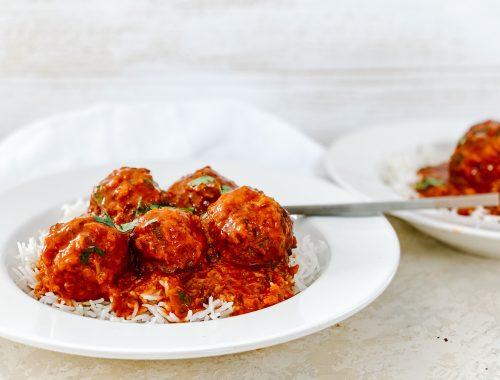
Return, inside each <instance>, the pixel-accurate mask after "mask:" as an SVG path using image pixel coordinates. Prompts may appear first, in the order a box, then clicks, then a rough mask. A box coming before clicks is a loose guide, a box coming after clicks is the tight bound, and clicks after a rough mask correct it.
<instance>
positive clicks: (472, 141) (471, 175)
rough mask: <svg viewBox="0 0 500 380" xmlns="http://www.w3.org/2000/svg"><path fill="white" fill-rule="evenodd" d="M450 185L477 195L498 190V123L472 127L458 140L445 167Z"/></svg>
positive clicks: (499, 154)
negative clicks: (446, 167) (447, 167)
mask: <svg viewBox="0 0 500 380" xmlns="http://www.w3.org/2000/svg"><path fill="white" fill-rule="evenodd" d="M449 174H450V182H451V183H452V184H453V185H454V186H456V187H458V188H461V189H463V188H472V189H474V190H475V191H476V192H478V193H482V192H489V191H499V190H500V123H498V122H496V121H485V122H483V123H481V124H477V125H474V126H473V127H472V128H471V129H470V130H469V131H468V132H467V133H466V134H465V136H464V137H462V138H461V139H460V141H459V143H458V145H457V147H456V148H455V151H454V152H453V155H452V157H451V160H450V166H449Z"/></svg>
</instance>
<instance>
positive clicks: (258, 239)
mask: <svg viewBox="0 0 500 380" xmlns="http://www.w3.org/2000/svg"><path fill="white" fill-rule="evenodd" d="M202 223H203V225H204V227H205V229H206V231H207V235H208V239H209V245H210V249H211V250H213V251H214V252H215V253H217V254H220V255H221V256H222V258H223V259H224V260H226V261H228V262H231V263H234V264H239V265H248V266H254V265H264V264H270V263H273V262H279V261H281V260H287V259H288V254H289V253H290V250H291V249H292V248H294V247H295V246H296V239H295V237H294V235H293V229H292V228H293V223H292V220H291V219H290V217H289V215H288V213H287V212H286V211H285V209H283V208H282V207H281V206H280V204H279V203H278V202H276V201H275V200H274V199H273V198H271V197H268V196H267V195H265V194H264V193H262V192H260V191H257V190H254V189H252V188H250V187H248V186H243V187H240V188H238V189H236V190H234V191H231V192H229V193H227V194H224V195H222V196H221V197H220V198H219V199H218V200H217V202H215V203H213V204H211V205H210V206H209V207H208V210H207V214H206V215H204V216H203V217H202ZM212 253H213V252H212Z"/></svg>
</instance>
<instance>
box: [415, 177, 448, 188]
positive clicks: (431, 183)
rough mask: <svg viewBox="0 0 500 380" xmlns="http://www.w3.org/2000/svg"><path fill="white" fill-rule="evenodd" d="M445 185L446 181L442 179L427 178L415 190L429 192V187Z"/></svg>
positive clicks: (417, 184) (416, 185)
mask: <svg viewBox="0 0 500 380" xmlns="http://www.w3.org/2000/svg"><path fill="white" fill-rule="evenodd" d="M443 184H444V180H443V179H440V178H433V177H426V178H424V179H423V180H421V181H420V182H417V183H416V184H415V189H417V190H427V189H428V188H429V187H434V186H441V185H443Z"/></svg>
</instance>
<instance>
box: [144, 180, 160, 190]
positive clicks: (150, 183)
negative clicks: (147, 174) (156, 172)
mask: <svg viewBox="0 0 500 380" xmlns="http://www.w3.org/2000/svg"><path fill="white" fill-rule="evenodd" d="M144 183H145V184H147V185H151V186H152V187H154V188H155V189H156V190H159V189H160V187H159V186H158V184H157V183H156V181H153V180H152V179H151V178H146V179H145V180H144Z"/></svg>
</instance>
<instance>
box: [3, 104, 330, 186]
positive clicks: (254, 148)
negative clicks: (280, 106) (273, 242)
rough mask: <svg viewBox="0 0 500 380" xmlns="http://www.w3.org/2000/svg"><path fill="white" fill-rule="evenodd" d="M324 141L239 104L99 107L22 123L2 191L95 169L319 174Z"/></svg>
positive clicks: (6, 142)
mask: <svg viewBox="0 0 500 380" xmlns="http://www.w3.org/2000/svg"><path fill="white" fill-rule="evenodd" d="M322 154H323V148H322V147H321V145H319V144H317V143H316V142H314V141H312V140H311V139H310V138H308V137H307V136H305V135H303V134H302V133H301V132H299V131H298V130H296V129H295V128H293V127H292V126H290V125H289V124H287V123H285V122H284V121H282V120H280V119H278V118H276V117H274V116H272V115H269V114H268V113H265V112H263V111H261V110H258V109H256V108H254V107H252V106H249V105H247V104H243V103H239V102H235V101H208V102H189V103H169V104H163V103H148V104H132V105H128V104H127V105H125V104H121V105H96V106H94V107H91V108H89V109H86V110H81V111H77V112H72V113H68V114H63V115H57V116H54V117H51V118H48V119H44V120H41V121H38V122H35V123H33V124H31V125H29V126H27V127H24V128H21V129H19V130H17V131H16V132H14V133H13V134H11V135H9V136H7V137H6V138H5V139H3V140H1V141H0V190H4V189H6V188H10V187H13V186H15V185H18V184H20V183H22V182H26V181H29V180H32V179H35V178H38V177H43V176H46V175H49V174H54V173H57V172H61V171H67V170H74V169H78V168H84V167H89V166H96V165H103V164H116V165H118V166H121V165H125V164H127V163H128V162H139V161H140V162H145V161H160V160H168V161H172V160H188V159H193V160H201V161H206V162H210V161H211V160H222V159H225V160H228V159H229V160H233V161H238V162H245V163H249V162H251V163H252V164H255V165H265V166H266V167H269V168H272V169H278V170H279V169H282V170H293V171H294V172H298V173H304V174H306V173H309V174H311V173H318V172H319V170H320V169H319V168H320V160H321V156H322Z"/></svg>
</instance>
